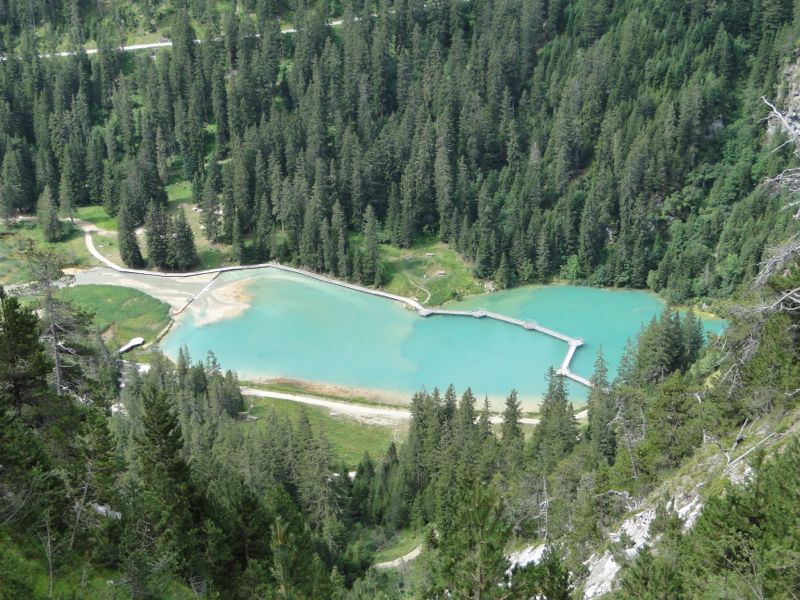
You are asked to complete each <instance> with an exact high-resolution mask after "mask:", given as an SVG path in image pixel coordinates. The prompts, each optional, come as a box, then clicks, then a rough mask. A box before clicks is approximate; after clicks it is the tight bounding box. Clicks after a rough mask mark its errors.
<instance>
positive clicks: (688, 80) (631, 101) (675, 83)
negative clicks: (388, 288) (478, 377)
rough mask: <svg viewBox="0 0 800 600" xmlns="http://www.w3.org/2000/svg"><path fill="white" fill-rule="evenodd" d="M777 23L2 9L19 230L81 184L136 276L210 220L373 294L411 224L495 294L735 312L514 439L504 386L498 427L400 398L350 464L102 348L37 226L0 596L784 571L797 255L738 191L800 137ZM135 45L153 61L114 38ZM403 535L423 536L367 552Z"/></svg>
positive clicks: (552, 409)
mask: <svg viewBox="0 0 800 600" xmlns="http://www.w3.org/2000/svg"><path fill="white" fill-rule="evenodd" d="M331 18H336V19H337V21H338V20H339V19H341V22H340V23H338V24H336V25H330V24H329V21H330V20H331ZM290 25H291V29H292V31H291V32H290V33H286V32H283V30H282V28H289V26H290ZM799 28H800V5H798V3H797V2H794V3H793V2H791V1H788V0H731V1H727V2H704V1H702V0H697V1H694V2H677V1H671V0H658V1H650V2H645V1H642V0H627V1H619V2H615V1H612V0H577V1H575V2H570V1H567V0H498V1H486V2H465V1H462V0H452V1H449V2H445V1H427V2H422V0H397V1H393V2H389V1H386V2H362V1H348V2H336V1H331V2H304V1H303V0H299V1H297V2H291V3H290V2H278V1H274V0H253V1H248V2H234V3H215V2H199V1H196V0H188V1H184V0H172V1H170V0H164V1H163V2H151V1H146V2H142V3H136V4H130V3H127V2H110V3H102V2H101V3H92V2H77V1H73V2H59V1H48V2H40V1H38V0H32V1H26V2H21V1H15V0H0V49H2V51H3V52H4V55H5V56H4V58H5V60H3V61H0V217H2V219H3V220H4V221H6V222H7V223H13V222H14V221H15V220H17V219H19V218H20V217H28V216H31V215H34V214H35V215H36V217H37V221H38V227H39V229H40V230H41V234H42V239H43V240H44V241H53V240H59V239H61V238H62V236H63V235H64V222H63V219H67V218H72V217H73V216H74V215H75V214H76V212H77V210H78V209H79V208H80V207H85V206H91V205H102V206H103V207H104V208H105V209H106V210H107V212H108V213H109V214H110V215H111V216H113V217H115V218H116V220H115V223H116V228H117V234H118V238H117V239H118V243H119V251H120V255H121V258H122V260H123V261H124V262H125V263H126V264H128V265H133V266H144V265H149V266H150V267H151V268H156V269H176V270H187V269H191V268H193V267H194V266H195V265H196V264H197V262H198V260H199V257H198V252H197V246H196V242H197V238H196V236H197V235H198V234H202V235H204V236H206V237H207V238H208V239H210V240H212V241H214V242H216V243H220V244H224V245H226V246H229V247H230V248H232V251H233V254H234V256H235V257H236V258H237V259H238V260H240V261H242V262H256V261H265V260H279V261H284V262H290V263H294V264H298V265H301V266H303V267H305V268H308V269H311V270H317V271H324V272H327V273H331V274H334V275H336V276H339V277H343V278H352V279H355V280H359V281H361V282H363V283H365V284H368V285H380V284H381V283H382V281H383V275H384V274H383V272H382V269H383V267H382V264H381V256H380V251H379V245H380V244H381V243H389V244H392V245H394V246H399V247H408V246H410V245H412V244H414V243H415V242H416V241H417V240H419V239H420V238H431V237H435V238H437V239H439V240H441V241H443V242H446V243H447V244H449V245H450V246H451V247H453V248H456V249H457V250H458V252H459V253H460V254H461V255H462V256H463V257H464V258H465V259H466V260H467V261H468V263H469V264H470V265H471V267H472V269H473V271H474V274H475V275H476V276H477V277H478V278H481V279H489V278H494V279H495V280H496V281H498V283H500V284H502V285H504V286H505V285H512V284H515V283H522V282H528V281H546V280H550V279H552V278H563V279H567V280H572V281H582V282H587V283H590V284H594V285H618V286H633V287H644V286H648V287H650V288H652V289H654V290H656V291H659V292H663V293H664V295H665V296H666V297H667V298H668V299H669V300H670V301H673V302H684V301H693V300H701V299H702V300H705V299H708V298H724V299H729V298H732V303H733V304H735V306H734V308H733V309H732V310H731V311H730V312H731V314H730V321H729V326H728V329H727V330H726V332H725V333H724V335H722V336H721V337H719V338H717V337H712V338H711V339H706V336H705V335H704V333H703V330H702V327H701V326H700V322H699V321H698V319H697V317H696V316H695V314H694V313H693V312H692V311H687V312H685V313H682V312H679V311H677V310H674V309H671V308H668V309H666V310H665V311H664V313H663V314H662V315H661V316H660V317H659V318H658V319H654V320H653V321H652V322H650V323H649V324H647V325H646V326H645V327H644V328H643V329H642V331H641V333H640V334H639V336H638V338H637V339H636V340H635V341H633V342H632V343H631V344H630V346H629V348H628V350H627V352H626V353H625V356H624V358H623V360H622V363H621V364H620V365H619V369H618V370H617V373H618V375H617V377H616V378H615V379H614V380H613V381H609V378H608V373H609V369H608V365H606V363H605V360H604V358H603V355H602V352H601V353H600V354H599V355H598V356H597V361H596V365H595V373H594V376H593V378H592V383H593V387H592V389H591V392H590V394H589V398H588V406H587V418H586V420H585V421H578V419H577V418H576V415H575V410H574V409H573V406H572V404H571V403H570V401H569V389H568V385H567V382H566V381H565V380H564V379H563V378H561V377H559V376H557V375H556V374H555V373H554V372H552V371H550V372H549V373H547V374H546V377H547V382H548V390H547V393H546V395H545V397H544V398H543V401H542V405H541V407H540V410H539V414H538V419H539V422H538V424H537V425H536V427H535V428H534V429H533V431H532V432H528V433H527V435H526V430H525V429H524V428H523V426H522V422H521V418H522V413H521V409H520V404H519V401H518V399H517V395H516V393H515V392H513V391H512V390H509V395H508V398H507V400H506V404H505V410H504V412H503V414H502V422H501V424H500V425H499V427H493V426H492V423H491V421H490V414H489V409H488V406H487V405H486V403H485V402H482V399H480V398H476V397H475V396H474V395H473V393H472V392H471V391H470V390H469V389H466V390H455V389H453V388H452V387H450V388H448V389H446V390H444V391H442V390H437V389H431V390H430V391H424V390H423V391H420V392H419V393H417V394H415V395H414V397H413V398H412V399H411V403H410V412H411V420H410V423H409V426H408V432H407V434H406V435H405V436H403V437H402V439H398V440H396V441H395V442H394V443H392V444H390V445H389V446H388V447H387V448H386V450H385V452H383V453H382V454H381V455H379V456H370V455H369V454H367V453H365V455H364V457H363V459H362V460H361V461H360V463H359V465H358V467H357V470H356V473H355V476H354V477H351V476H350V474H349V473H348V472H347V469H346V468H345V466H344V464H343V463H342V461H341V459H340V457H338V456H337V454H336V452H335V451H334V450H333V447H332V445H331V442H330V440H329V438H328V436H327V435H326V433H325V431H324V430H322V429H320V428H318V427H314V426H312V425H311V422H310V419H309V418H308V415H306V414H301V415H300V417H299V418H297V419H293V420H292V419H287V418H284V417H281V416H279V415H278V414H276V413H274V412H273V413H271V414H269V415H267V417H266V418H263V419H261V420H258V421H255V420H253V419H251V418H249V417H251V416H252V415H251V414H250V412H249V407H248V402H247V400H246V399H245V398H244V397H243V396H242V393H241V390H240V386H239V380H238V377H237V375H236V374H235V373H234V372H231V371H225V370H223V368H222V366H221V365H219V363H218V361H217V360H216V358H215V357H214V356H213V354H211V355H209V356H208V357H206V358H205V359H203V360H201V361H196V360H195V361H193V360H192V359H191V358H190V357H189V355H188V352H182V353H181V355H180V357H179V358H178V360H177V361H176V362H175V364H172V363H170V361H168V360H167V359H166V358H165V357H164V356H162V355H161V354H160V353H158V351H157V350H155V351H153V352H152V353H150V354H148V355H147V358H148V360H149V365H150V367H149V370H147V372H146V373H145V372H140V368H139V367H138V366H136V365H125V364H123V363H122V361H121V360H120V359H119V357H118V356H117V355H115V354H112V353H111V352H109V350H108V349H107V347H106V345H105V343H104V342H103V340H102V338H101V337H100V335H99V334H98V332H97V331H96V330H95V328H94V326H93V324H92V319H91V316H90V315H87V314H86V313H84V312H82V311H80V310H79V309H77V308H76V307H75V306H73V305H71V304H70V303H69V302H67V301H65V300H63V299H62V298H61V296H60V295H59V294H58V293H57V287H58V285H59V281H60V277H61V275H62V272H61V268H62V267H63V266H65V264H66V263H65V261H64V260H63V258H62V257H60V256H58V255H57V254H55V253H53V252H52V251H48V250H47V249H46V248H40V247H37V246H35V245H28V246H26V247H25V248H23V249H22V250H21V251H22V252H23V259H24V260H23V264H24V268H25V269H26V270H27V271H28V273H27V275H26V276H27V278H28V279H29V280H31V281H33V284H32V285H30V286H25V287H18V288H15V289H13V290H4V289H3V288H1V287H0V598H2V599H3V600H5V598H14V599H16V598H28V597H30V598H52V597H63V598H71V597H76V596H77V597H89V598H184V597H185V598H193V597H209V598H232V599H233V598H236V599H238V598H242V599H250V598H265V599H269V600H273V599H276V600H277V599H280V600H288V599H293V600H305V599H314V600H316V599H320V600H322V599H326V600H327V599H337V600H341V599H348V600H351V599H352V600H356V599H366V598H370V599H372V598H379V599H382V600H396V599H398V600H399V599H401V598H413V597H416V598H426V599H427V598H451V597H452V598H484V599H487V598H488V599H504V600H506V599H523V598H524V599H528V598H530V597H532V596H535V597H543V598H548V599H550V600H555V599H562V598H569V597H573V596H577V595H580V594H581V593H582V592H583V591H584V588H585V586H586V582H587V579H588V577H589V576H590V574H591V571H592V565H593V564H594V563H593V559H596V558H597V557H598V556H600V555H601V553H606V554H607V555H608V556H609V557H611V559H613V561H616V562H614V564H615V565H617V566H618V567H621V568H622V571H621V577H620V584H619V588H618V590H617V591H616V592H615V593H616V596H617V597H620V598H626V599H627V598H648V597H649V598H662V597H698V596H703V597H714V598H717V597H719V598H723V597H731V596H732V595H734V596H735V595H741V596H746V595H749V594H752V595H754V596H759V597H791V596H792V595H796V594H797V591H798V585H799V583H798V582H800V561H798V560H797V552H798V548H799V547H800V540H799V539H798V531H800V528H798V523H797V511H796V509H795V508H794V507H793V505H792V504H791V501H793V499H794V498H796V496H797V493H798V490H799V489H800V482H798V475H799V474H800V470H798V468H797V463H798V455H799V453H800V446H798V443H797V441H796V437H797V434H796V432H797V422H798V417H799V416H800V415H798V410H799V407H798V397H799V395H798V393H799V390H800V366H798V365H800V360H799V359H800V343H798V342H799V341H800V340H799V338H798V331H800V330H799V329H798V324H800V322H799V321H798V319H799V318H800V312H798V310H797V302H798V301H797V298H798V294H799V293H800V292H798V289H800V267H798V252H799V251H800V248H798V247H797V243H796V240H797V220H796V219H795V218H793V217H794V216H795V215H794V214H793V212H792V211H788V210H783V209H782V207H784V206H785V205H786V204H787V203H789V202H792V201H794V200H796V199H789V200H787V199H786V192H785V190H784V191H781V190H780V189H776V186H774V185H773V186H770V185H765V182H766V180H767V179H768V178H769V177H771V176H773V175H775V174H776V173H779V172H781V170H782V169H784V168H785V167H793V166H794V165H796V164H797V162H796V161H797V157H798V155H797V146H796V144H795V145H793V144H791V143H784V142H792V141H795V142H796V141H797V140H792V139H787V138H786V137H785V133H783V132H782V131H780V130H779V128H777V127H776V128H768V126H767V124H766V122H765V120H764V118H765V117H766V116H768V115H769V113H770V108H769V107H768V106H767V104H766V103H765V102H763V100H762V96H765V97H767V98H768V99H772V98H776V97H778V95H779V93H780V92H781V89H783V88H784V87H785V86H786V84H787V82H786V81H785V79H786V78H787V75H786V71H785V67H786V65H787V64H788V63H789V62H790V61H793V60H795V61H796V56H793V53H795V52H796V45H797V41H796V40H797V39H798V31H799ZM142 32H146V33H147V34H149V35H155V36H162V35H163V36H166V37H168V38H169V39H170V40H172V46H171V48H166V49H159V50H154V51H134V52H127V51H122V50H121V49H120V45H121V44H122V43H123V41H125V40H126V39H127V38H128V37H129V34H130V35H133V34H134V33H136V35H139V34H141V33H142ZM134 37H135V36H134ZM84 44H89V45H95V44H96V46H97V49H98V51H97V52H96V53H91V54H89V53H88V52H86V50H85V49H84ZM54 51H66V52H68V54H67V55H65V56H52V53H53V52H54ZM69 51H74V52H73V53H72V54H69ZM789 77H791V75H790V76H789ZM790 83H791V82H790ZM793 150H794V152H793ZM176 183H186V184H188V187H189V188H190V190H191V194H190V195H191V201H192V202H193V203H194V204H196V205H197V206H196V208H199V209H202V212H201V213H200V214H202V226H203V228H202V229H199V228H198V229H196V230H193V229H192V226H191V225H190V223H189V221H188V219H187V215H186V214H184V213H182V212H180V211H178V212H177V213H176V212H175V211H174V210H171V209H173V208H174V207H173V206H170V199H169V197H168V193H167V190H166V188H167V187H168V185H174V184H176ZM776 192H777V193H776ZM142 225H143V226H144V229H145V241H144V242H142V240H141V239H140V236H139V235H137V229H138V228H139V227H140V226H142ZM9 231H12V232H13V228H12V229H9ZM201 232H202V233H201ZM787 240H789V241H788V242H787ZM756 275H758V276H757V277H756ZM746 462H751V464H752V467H748V469H750V470H745V471H744V474H742V475H741V480H743V481H744V484H742V485H733V484H731V483H730V482H729V479H734V476H733V473H734V471H735V470H736V469H734V467H737V465H739V466H741V467H743V466H745V464H746ZM698 472H699V473H700V475H699V477H700V478H701V480H700V481H698V480H697V479H691V476H693V475H696V473H698ZM737 472H738V471H737ZM681 477H683V478H684V479H685V478H689V479H690V484H691V486H690V489H691V493H692V494H694V496H693V497H695V498H696V499H697V502H698V503H699V504H701V505H704V510H703V512H702V514H701V515H700V517H699V518H698V520H697V522H696V526H695V527H694V528H693V529H691V530H687V527H686V526H687V523H686V519H684V518H682V517H684V516H685V515H679V514H678V512H677V509H676V506H675V503H674V498H675V493H674V490H672V489H671V486H676V487H686V486H687V485H688V484H686V483H685V481H684V479H681ZM704 486H706V487H707V488H710V489H705V491H704ZM698 490H700V491H698ZM703 494H705V495H703ZM653 505H654V506H653ZM643 507H651V508H652V510H651V512H652V515H653V518H652V519H651V521H650V525H649V530H650V534H651V537H650V538H649V539H650V541H651V542H652V544H651V545H652V547H651V548H643V547H641V545H639V546H634V548H633V551H632V550H631V546H630V545H627V542H628V541H629V540H626V535H627V534H624V532H623V533H620V532H621V529H620V523H621V522H623V520H624V519H625V518H626V517H628V516H629V515H631V514H636V511H637V510H639V509H642V508H643ZM404 532H405V533H409V532H410V533H411V534H412V535H416V536H419V537H420V538H421V539H420V542H421V551H422V552H423V554H422V559H421V560H418V561H416V563H415V564H414V566H412V567H408V568H406V569H405V570H403V571H400V572H396V571H388V572H387V571H382V570H378V569H375V568H371V565H373V563H375V562H376V558H375V557H376V550H377V548H378V546H379V543H380V542H381V540H383V541H385V540H387V539H391V538H392V537H393V536H398V535H402V534H403V533H404ZM615 534H616V538H615V537H614V535H615ZM529 543H535V544H542V545H543V546H546V547H547V550H546V551H545V552H544V553H543V554H542V555H541V557H540V560H538V562H536V563H535V564H534V563H531V564H529V565H526V566H520V565H518V566H513V565H512V562H511V560H510V559H509V554H510V552H511V550H514V549H517V548H518V547H519V546H521V545H524V544H529ZM637 552H638V557H637V556H636V555H637Z"/></svg>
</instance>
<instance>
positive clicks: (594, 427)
mask: <svg viewBox="0 0 800 600" xmlns="http://www.w3.org/2000/svg"><path fill="white" fill-rule="evenodd" d="M587 405H588V412H589V439H590V440H591V444H592V449H593V450H594V453H595V456H596V457H598V459H599V460H604V461H605V462H606V463H608V464H613V462H614V455H615V454H616V435H615V433H614V428H613V425H612V421H613V419H614V416H615V415H614V412H615V407H614V399H613V396H612V394H611V390H610V389H609V384H608V368H607V367H606V362H605V359H604V357H603V349H602V348H600V349H598V351H597V358H596V360H595V363H594V375H593V376H592V388H591V390H589V399H588V401H587Z"/></svg>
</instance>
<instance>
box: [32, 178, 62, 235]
mask: <svg viewBox="0 0 800 600" xmlns="http://www.w3.org/2000/svg"><path fill="white" fill-rule="evenodd" d="M36 217H37V219H38V221H39V227H40V228H41V230H42V236H43V237H44V240H45V241H46V242H55V241H58V239H59V238H60V237H61V234H62V230H61V221H59V220H58V207H57V206H56V204H55V202H54V201H53V194H52V193H51V192H50V186H48V185H46V186H45V187H44V190H42V193H41V195H40V196H39V202H38V203H37V205H36Z"/></svg>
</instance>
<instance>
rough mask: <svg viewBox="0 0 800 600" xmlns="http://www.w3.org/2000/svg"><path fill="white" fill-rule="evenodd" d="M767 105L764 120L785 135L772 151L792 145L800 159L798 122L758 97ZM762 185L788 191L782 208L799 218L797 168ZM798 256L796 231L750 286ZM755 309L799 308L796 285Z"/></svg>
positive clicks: (799, 247) (799, 237)
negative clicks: (767, 109)
mask: <svg viewBox="0 0 800 600" xmlns="http://www.w3.org/2000/svg"><path fill="white" fill-rule="evenodd" d="M761 99H762V100H763V102H764V103H765V104H766V105H767V106H768V107H769V108H770V114H769V117H767V119H768V120H772V121H773V122H777V123H778V124H779V125H780V127H781V129H782V130H783V132H784V133H785V134H786V137H787V139H786V141H785V142H784V143H783V144H781V145H780V146H778V148H776V150H778V149H780V148H782V147H784V146H786V145H792V146H794V154H795V156H796V157H798V158H800V122H798V121H797V120H796V119H794V118H791V117H790V116H788V115H787V114H786V113H785V112H783V111H781V110H779V109H778V108H777V107H776V106H775V104H773V103H772V102H770V101H769V100H768V99H767V98H766V96H763V97H762V98H761ZM765 186H766V187H768V188H772V189H775V190H781V191H784V192H788V194H789V200H788V202H787V203H786V204H785V205H784V207H783V210H791V211H793V212H794V218H795V220H800V167H792V168H789V169H784V170H783V171H782V172H780V173H778V175H776V176H775V177H772V178H770V179H768V180H767V181H766V182H765ZM798 256H800V234H797V233H796V234H794V235H793V236H791V237H790V238H789V239H788V240H787V241H786V242H784V243H783V244H780V245H779V246H777V247H775V248H774V249H773V250H772V251H771V252H770V254H769V256H768V257H767V258H766V259H765V260H764V261H763V262H762V263H761V268H760V270H759V273H758V275H757V276H756V278H755V280H754V282H753V289H756V290H757V289H762V288H763V287H764V286H765V285H766V283H767V282H768V281H769V279H770V278H771V277H772V276H773V275H776V274H778V273H781V272H783V271H785V270H786V269H787V267H788V266H789V265H791V264H793V263H794V261H795V260H796V259H797V258H798ZM759 309H760V310H761V311H762V312H764V311H773V310H786V311H796V310H800V287H797V288H794V289H790V290H784V291H783V292H782V293H781V294H780V295H779V297H778V298H777V299H774V298H773V299H771V300H770V301H767V302H766V303H764V304H763V305H762V306H760V307H759Z"/></svg>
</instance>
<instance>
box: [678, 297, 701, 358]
mask: <svg viewBox="0 0 800 600" xmlns="http://www.w3.org/2000/svg"><path fill="white" fill-rule="evenodd" d="M681 329H682V334H683V335H682V337H683V347H684V356H683V361H682V362H683V369H684V370H685V369H688V368H689V367H690V366H691V365H692V364H694V362H695V361H696V360H697V359H698V358H699V356H700V351H701V350H702V348H703V344H704V343H705V332H704V331H703V322H702V321H701V320H700V319H698V318H697V317H696V316H695V314H694V311H693V310H690V311H689V312H687V313H686V316H685V317H684V318H683V323H682V327H681Z"/></svg>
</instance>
